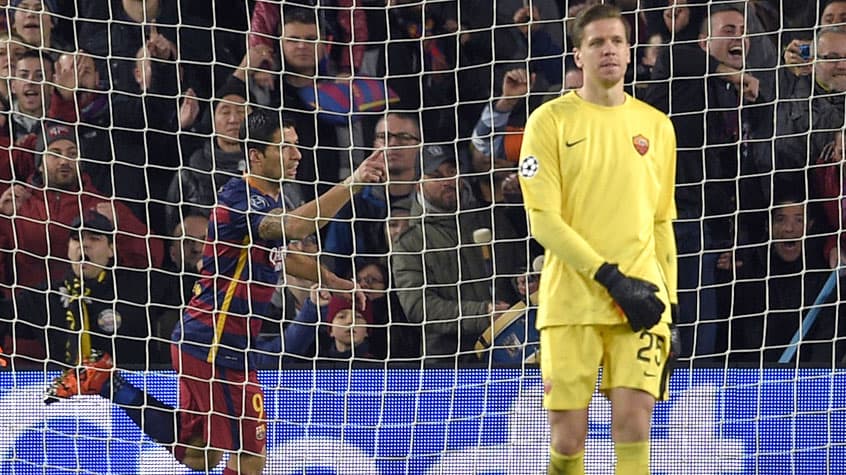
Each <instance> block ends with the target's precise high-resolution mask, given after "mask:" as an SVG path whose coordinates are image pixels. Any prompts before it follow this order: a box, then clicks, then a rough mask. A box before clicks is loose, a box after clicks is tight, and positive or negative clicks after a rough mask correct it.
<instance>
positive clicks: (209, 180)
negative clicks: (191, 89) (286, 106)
mask: <svg viewBox="0 0 846 475" xmlns="http://www.w3.org/2000/svg"><path fill="white" fill-rule="evenodd" d="M215 97H216V98H217V99H216V100H215V102H214V104H213V109H212V123H213V124H214V134H213V137H212V138H211V139H210V140H208V141H206V142H205V143H204V144H203V147H202V148H200V149H199V150H197V151H195V152H194V153H192V154H191V157H190V158H189V159H188V163H187V166H186V167H184V168H182V169H181V170H180V171H179V174H178V175H177V176H175V177H174V178H173V181H172V182H171V183H170V188H169V189H168V193H167V201H168V203H170V204H171V205H170V206H168V208H167V226H168V228H169V229H173V226H175V225H176V224H177V223H179V222H180V221H181V220H182V216H180V212H181V213H182V214H183V215H184V216H187V215H190V214H202V215H205V216H208V215H209V214H210V212H211V209H212V208H213V207H214V205H215V204H216V198H217V190H219V189H220V188H221V187H222V186H223V185H225V184H226V182H227V181H229V180H230V179H232V178H236V177H240V176H241V175H243V174H244V171H245V170H246V167H247V162H246V159H245V156H244V152H243V151H242V150H241V146H240V144H239V142H238V130H240V128H241V124H243V123H244V118H245V117H246V116H247V97H248V96H247V90H246V88H245V87H244V83H243V82H241V81H235V80H231V81H229V82H227V83H226V84H224V85H223V87H221V89H220V90H218V91H217V92H216V93H215Z"/></svg>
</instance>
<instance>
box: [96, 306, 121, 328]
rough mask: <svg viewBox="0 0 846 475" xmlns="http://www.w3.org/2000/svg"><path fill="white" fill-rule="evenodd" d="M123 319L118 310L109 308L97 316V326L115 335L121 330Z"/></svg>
mask: <svg viewBox="0 0 846 475" xmlns="http://www.w3.org/2000/svg"><path fill="white" fill-rule="evenodd" d="M122 322H123V317H121V315H120V313H118V312H117V311H116V310H112V309H110V308H107V309H105V310H103V311H102V312H100V314H99V315H97V326H98V327H100V329H101V330H103V331H104V332H106V333H114V332H116V331H117V329H118V328H120V324H121V323H122Z"/></svg>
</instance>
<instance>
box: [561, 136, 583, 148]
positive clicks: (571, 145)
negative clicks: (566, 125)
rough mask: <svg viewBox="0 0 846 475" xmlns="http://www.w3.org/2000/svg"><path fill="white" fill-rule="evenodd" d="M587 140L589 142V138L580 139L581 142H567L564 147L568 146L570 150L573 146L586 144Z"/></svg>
mask: <svg viewBox="0 0 846 475" xmlns="http://www.w3.org/2000/svg"><path fill="white" fill-rule="evenodd" d="M585 140H587V137H583V138H581V139H579V140H574V141H572V142H571V141H569V140H568V141H567V142H565V143H564V145H566V146H567V148H570V147H573V146H575V145H578V144H580V143H582V142H584V141H585Z"/></svg>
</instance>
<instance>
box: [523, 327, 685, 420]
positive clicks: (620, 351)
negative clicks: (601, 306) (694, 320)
mask: <svg viewBox="0 0 846 475" xmlns="http://www.w3.org/2000/svg"><path fill="white" fill-rule="evenodd" d="M669 354H670V328H669V325H668V324H666V323H663V322H662V323H659V324H658V325H655V326H654V327H652V328H651V329H649V330H643V331H641V332H638V333H634V332H632V329H631V327H629V325H628V324H621V325H560V326H553V327H546V328H543V329H542V330H541V332H540V366H541V375H542V376H543V383H544V397H543V405H544V407H545V408H547V409H551V410H557V411H567V410H576V409H586V408H587V407H588V405H589V404H590V400H591V397H593V392H594V389H595V388H596V378H597V376H598V374H599V366H600V365H602V368H603V369H602V383H601V384H600V387H599V389H600V390H601V391H603V392H607V391H608V390H609V389H611V388H632V389H640V390H642V391H645V392H647V393H649V394H651V395H652V396H653V397H655V399H658V400H666V399H667V397H668V394H667V385H668V383H669V372H670V369H672V368H670V366H668V365H667V364H666V363H667V358H668V357H669Z"/></svg>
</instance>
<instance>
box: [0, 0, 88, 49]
mask: <svg viewBox="0 0 846 475" xmlns="http://www.w3.org/2000/svg"><path fill="white" fill-rule="evenodd" d="M12 8H13V9H14V14H13V15H12V29H13V30H14V32H15V34H16V35H18V36H20V38H21V39H22V40H23V42H24V43H26V44H27V45H28V46H31V47H32V48H35V49H41V48H44V50H45V51H47V52H48V53H49V54H51V55H54V56H55V55H58V54H59V52H60V51H72V50H73V47H72V46H71V45H68V44H66V43H65V42H64V41H62V39H61V38H58V37H56V35H54V34H53V27H54V26H55V22H56V20H55V19H54V14H55V7H54V6H53V4H52V2H50V1H47V0H13V1H12Z"/></svg>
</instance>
